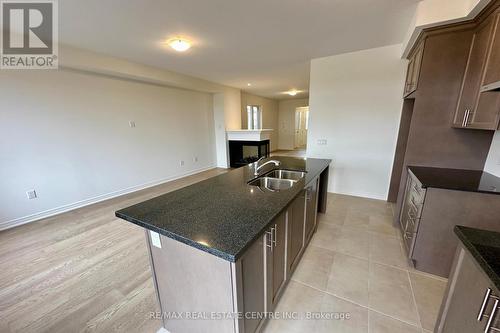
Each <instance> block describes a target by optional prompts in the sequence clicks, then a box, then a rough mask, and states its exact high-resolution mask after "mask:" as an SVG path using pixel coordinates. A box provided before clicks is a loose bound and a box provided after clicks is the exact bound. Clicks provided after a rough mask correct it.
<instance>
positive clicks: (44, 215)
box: [0, 165, 216, 231]
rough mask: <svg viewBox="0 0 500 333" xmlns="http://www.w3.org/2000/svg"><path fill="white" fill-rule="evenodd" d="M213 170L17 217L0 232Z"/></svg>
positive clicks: (155, 182)
mask: <svg viewBox="0 0 500 333" xmlns="http://www.w3.org/2000/svg"><path fill="white" fill-rule="evenodd" d="M215 168H216V166H213V165H212V166H208V167H205V168H200V169H196V170H193V171H190V172H187V173H184V174H180V175H176V176H173V177H169V178H163V179H159V180H155V181H151V182H147V183H144V184H139V185H135V186H131V187H128V188H125V189H122V190H118V191H113V192H110V193H106V194H101V195H98V196H95V197H92V198H88V199H84V200H81V201H77V202H74V203H70V204H67V205H63V206H60V207H56V208H51V209H48V210H44V211H41V212H38V213H35V214H30V215H27V216H23V217H19V218H16V219H12V220H8V221H1V222H0V231H1V230H6V229H10V228H14V227H17V226H20V225H23V224H26V223H30V222H34V221H38V220H41V219H44V218H47V217H51V216H54V215H58V214H61V213H65V212H68V211H70V210H73V209H77V208H81V207H84V206H88V205H92V204H95V203H98V202H101V201H104V200H108V199H112V198H116V197H119V196H121V195H125V194H128V193H132V192H136V191H140V190H143V189H146V188H149V187H153V186H157V185H160V184H163V183H167V182H170V181H173V180H176V179H180V178H183V177H187V176H191V175H194V174H196V173H200V172H203V171H207V170H211V169H215Z"/></svg>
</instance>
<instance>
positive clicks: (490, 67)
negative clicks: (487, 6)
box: [481, 13, 500, 91]
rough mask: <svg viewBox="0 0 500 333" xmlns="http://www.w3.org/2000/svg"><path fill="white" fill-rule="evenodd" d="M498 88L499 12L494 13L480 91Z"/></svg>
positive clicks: (499, 86)
mask: <svg viewBox="0 0 500 333" xmlns="http://www.w3.org/2000/svg"><path fill="white" fill-rule="evenodd" d="M499 88H500V13H498V14H497V15H496V20H495V28H494V31H493V38H492V43H491V49H490V55H489V57H488V62H487V64H486V71H485V76H484V80H483V86H482V88H481V91H489V90H493V89H499Z"/></svg>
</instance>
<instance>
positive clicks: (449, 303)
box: [436, 246, 498, 333]
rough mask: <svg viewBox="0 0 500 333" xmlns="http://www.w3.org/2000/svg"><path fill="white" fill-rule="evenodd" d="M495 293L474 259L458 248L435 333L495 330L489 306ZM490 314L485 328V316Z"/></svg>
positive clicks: (493, 302)
mask: <svg viewBox="0 0 500 333" xmlns="http://www.w3.org/2000/svg"><path fill="white" fill-rule="evenodd" d="M495 294H497V296H498V292H497V291H496V290H495V289H494V287H493V286H492V284H491V282H490V281H489V280H488V279H487V278H486V277H485V274H484V273H483V272H482V271H481V269H480V268H479V266H478V264H476V263H475V260H474V258H473V257H472V256H471V255H470V254H469V253H468V252H467V250H465V249H464V248H463V247H462V246H460V247H459V248H458V251H457V253H456V256H455V261H454V264H453V271H452V273H451V275H450V279H449V282H448V288H447V292H446V295H445V297H444V299H443V303H442V305H441V312H440V316H439V318H438V321H437V329H436V332H438V333H456V332H467V333H483V332H488V333H489V332H494V329H495V328H498V326H497V325H498V324H497V323H496V321H497V320H496V318H495V317H496V316H495V314H496V313H498V309H497V311H496V312H493V305H494V304H495V297H497V296H495ZM492 314H493V318H492V321H491V322H490V324H489V325H490V326H489V329H487V325H488V322H489V320H488V319H489V316H491V315H492Z"/></svg>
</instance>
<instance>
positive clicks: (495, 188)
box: [408, 166, 500, 194]
mask: <svg viewBox="0 0 500 333" xmlns="http://www.w3.org/2000/svg"><path fill="white" fill-rule="evenodd" d="M408 169H409V170H410V171H411V172H412V173H413V174H414V175H415V177H417V179H418V180H419V181H420V182H421V183H422V186H423V187H424V188H427V187H434V188H442V189H447V190H457V191H468V192H482V193H491V194H500V178H499V177H496V176H494V175H492V174H490V173H487V172H484V171H481V170H462V169H446V168H432V167H421V166H409V167H408Z"/></svg>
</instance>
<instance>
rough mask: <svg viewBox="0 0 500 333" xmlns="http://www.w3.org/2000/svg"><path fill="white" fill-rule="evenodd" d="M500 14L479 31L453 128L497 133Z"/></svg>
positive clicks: (475, 38)
mask: <svg viewBox="0 0 500 333" xmlns="http://www.w3.org/2000/svg"><path fill="white" fill-rule="evenodd" d="M499 19H500V16H499V14H498V13H497V14H495V15H491V16H490V17H489V18H487V19H486V20H484V21H483V22H482V23H480V24H479V26H478V27H477V28H476V30H475V32H474V37H473V39H472V44H471V47H470V52H469V59H468V61H467V67H466V69H465V75H464V78H463V81H462V88H461V91H460V97H459V100H458V104H457V109H456V111H455V116H454V119H453V127H457V128H469V129H483V130H496V129H497V128H498V123H499V120H500V91H498V90H495V89H494V88H492V87H495V86H496V85H498V80H499V75H500V41H499V39H500V36H499V35H500V33H499V32H498V29H499Z"/></svg>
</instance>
